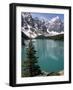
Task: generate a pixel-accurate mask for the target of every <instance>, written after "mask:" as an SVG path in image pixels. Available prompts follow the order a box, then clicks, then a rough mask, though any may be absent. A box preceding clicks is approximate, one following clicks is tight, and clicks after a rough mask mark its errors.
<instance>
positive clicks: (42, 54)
mask: <svg viewBox="0 0 73 90" xmlns="http://www.w3.org/2000/svg"><path fill="white" fill-rule="evenodd" d="M32 41H33V44H34V46H35V49H36V51H37V56H38V57H39V58H38V64H39V66H40V68H41V70H43V71H46V72H57V71H60V70H63V69H64V41H59V40H50V39H33V40H32ZM28 42H29V40H27V41H26V43H27V46H28ZM27 46H26V47H25V46H22V62H23V61H24V60H25V59H26V49H27Z"/></svg>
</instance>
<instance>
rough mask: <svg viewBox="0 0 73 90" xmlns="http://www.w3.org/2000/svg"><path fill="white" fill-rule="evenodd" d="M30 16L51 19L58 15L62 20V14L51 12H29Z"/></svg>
mask: <svg viewBox="0 0 73 90" xmlns="http://www.w3.org/2000/svg"><path fill="white" fill-rule="evenodd" d="M31 14H32V17H33V18H35V17H38V18H45V19H48V20H51V19H52V18H54V17H56V16H59V17H60V19H61V20H62V21H64V14H52V13H31Z"/></svg>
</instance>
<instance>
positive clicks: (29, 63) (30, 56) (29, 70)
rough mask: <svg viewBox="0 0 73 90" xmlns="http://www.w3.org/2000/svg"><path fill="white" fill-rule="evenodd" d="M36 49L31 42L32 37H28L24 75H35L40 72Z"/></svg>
mask: <svg viewBox="0 0 73 90" xmlns="http://www.w3.org/2000/svg"><path fill="white" fill-rule="evenodd" d="M36 52H37V51H36V50H35V48H34V45H33V43H32V39H30V42H29V45H28V48H27V60H26V61H24V66H25V69H24V75H23V76H27V77H32V76H37V75H40V74H41V70H40V67H39V65H38V60H37V59H38V57H37V56H36Z"/></svg>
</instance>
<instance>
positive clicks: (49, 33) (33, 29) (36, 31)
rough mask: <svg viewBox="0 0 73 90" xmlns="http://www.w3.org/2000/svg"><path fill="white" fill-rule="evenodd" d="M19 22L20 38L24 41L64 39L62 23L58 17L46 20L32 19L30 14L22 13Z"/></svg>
mask: <svg viewBox="0 0 73 90" xmlns="http://www.w3.org/2000/svg"><path fill="white" fill-rule="evenodd" d="M21 21H22V22H21V29H22V36H23V37H25V39H29V38H30V37H31V38H52V37H53V38H54V37H55V36H56V37H59V38H61V37H62V38H63V37H64V23H63V21H61V19H60V17H59V16H56V17H53V18H51V20H46V19H44V18H42V19H40V18H38V17H35V18H33V17H32V15H31V13H26V12H22V14H21Z"/></svg>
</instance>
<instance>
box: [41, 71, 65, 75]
mask: <svg viewBox="0 0 73 90" xmlns="http://www.w3.org/2000/svg"><path fill="white" fill-rule="evenodd" d="M41 75H43V76H62V75H64V70H61V71H58V72H45V71H42V72H41Z"/></svg>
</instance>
